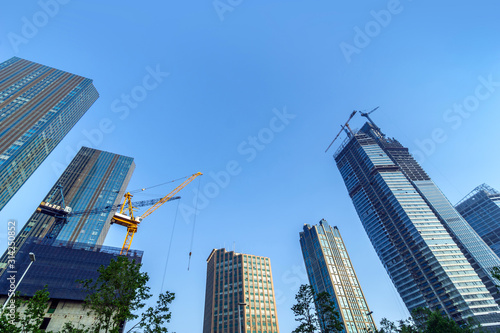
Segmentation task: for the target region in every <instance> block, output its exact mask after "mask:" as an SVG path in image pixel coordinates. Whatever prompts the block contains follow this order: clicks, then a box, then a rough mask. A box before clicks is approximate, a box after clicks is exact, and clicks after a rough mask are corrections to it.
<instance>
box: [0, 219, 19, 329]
mask: <svg viewBox="0 0 500 333" xmlns="http://www.w3.org/2000/svg"><path fill="white" fill-rule="evenodd" d="M16 234H17V221H15V220H9V221H8V222H7V256H8V257H7V274H4V275H5V276H6V277H7V281H8V282H9V289H8V291H7V296H8V297H11V298H10V300H9V299H8V300H9V303H8V304H4V306H5V310H2V312H4V313H5V314H6V317H7V318H8V320H9V323H10V324H14V320H15V313H16V303H15V300H14V298H12V296H13V295H14V293H15V292H16V282H17V281H16V274H17V269H16V252H17V248H16V242H15V239H16ZM5 311H6V312H5Z"/></svg>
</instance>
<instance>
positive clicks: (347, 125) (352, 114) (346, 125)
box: [325, 111, 358, 153]
mask: <svg viewBox="0 0 500 333" xmlns="http://www.w3.org/2000/svg"><path fill="white" fill-rule="evenodd" d="M356 112H358V111H352V113H351V115H350V116H349V119H347V121H346V122H345V124H344V125H343V126H342V127H341V128H340V132H339V134H337V136H336V137H335V139H333V141H332V142H331V143H330V145H329V146H328V148H326V150H325V153H326V152H327V151H328V149H330V147H331V146H332V145H333V143H334V142H335V140H337V138H338V137H339V135H340V134H341V133H342V131H343V130H344V129H345V128H346V127H347V128H348V129H349V132H348V135H349V133H350V134H354V133H353V132H352V130H351V128H350V127H349V122H350V121H351V119H352V117H354V115H356Z"/></svg>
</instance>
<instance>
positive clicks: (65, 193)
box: [0, 147, 135, 273]
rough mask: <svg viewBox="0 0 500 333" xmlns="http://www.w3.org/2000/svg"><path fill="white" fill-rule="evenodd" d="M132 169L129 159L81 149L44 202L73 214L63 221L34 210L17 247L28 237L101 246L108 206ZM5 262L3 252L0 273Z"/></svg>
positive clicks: (115, 200)
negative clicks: (67, 208) (69, 210)
mask: <svg viewBox="0 0 500 333" xmlns="http://www.w3.org/2000/svg"><path fill="white" fill-rule="evenodd" d="M134 168H135V163H134V161H133V158H131V157H126V156H121V155H117V154H113V153H108V152H105V151H100V150H96V149H92V148H87V147H82V148H81V149H80V151H79V152H78V154H77V155H76V156H75V157H74V158H73V160H72V161H71V163H70V164H69V165H68V167H67V168H66V170H65V171H64V172H63V174H62V175H61V177H59V179H58V181H57V182H56V183H55V185H54V186H53V187H52V189H51V190H50V191H49V193H48V194H47V196H46V197H45V199H44V200H43V203H44V205H45V204H46V203H48V204H50V205H51V206H59V207H61V209H60V210H62V209H63V208H64V207H65V206H66V207H70V208H71V209H72V212H73V214H75V215H71V214H68V215H67V216H66V217H65V218H64V219H62V218H61V216H57V214H44V213H43V211H42V212H39V210H37V211H35V212H34V213H33V215H32V216H31V217H30V219H29V220H28V222H27V223H26V224H25V225H24V226H23V227H22V228H21V230H20V231H19V233H18V234H17V236H16V238H15V244H16V247H17V248H20V247H21V246H22V244H23V243H24V242H25V240H26V239H28V238H43V239H45V240H47V242H44V243H47V244H55V245H61V244H65V243H68V242H69V243H78V244H86V246H87V247H91V246H93V245H96V244H97V245H102V244H103V242H104V238H105V237H106V234H107V232H108V230H109V226H110V223H111V218H112V217H113V213H114V211H112V210H111V207H110V206H113V205H116V204H119V203H120V200H121V199H122V197H123V194H124V193H125V189H126V187H127V185H128V182H129V180H130V177H131V176H132V173H133V171H134ZM61 194H62V195H61ZM63 199H64V203H63ZM106 207H109V209H106ZM101 208H102V210H101ZM76 212H79V213H80V214H76ZM56 213H57V210H56ZM7 259H8V255H7V252H6V253H5V254H4V255H3V256H2V258H1V259H0V273H1V269H3V268H4V267H5V265H6V264H5V263H6V262H7Z"/></svg>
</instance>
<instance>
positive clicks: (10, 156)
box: [0, 57, 99, 210]
mask: <svg viewBox="0 0 500 333" xmlns="http://www.w3.org/2000/svg"><path fill="white" fill-rule="evenodd" d="M98 97H99V94H98V93H97V91H96V89H95V88H94V86H93V84H92V80H90V79H87V78H84V77H81V76H78V75H74V74H70V73H67V72H64V71H61V70H58V69H55V68H51V67H48V66H44V65H40V64H37V63H34V62H31V61H28V60H24V59H20V58H17V57H14V58H11V59H9V60H7V61H5V62H3V63H1V64H0V210H1V209H2V208H3V207H4V206H5V205H6V204H7V202H8V201H9V200H10V199H11V198H12V196H13V195H14V194H15V193H16V192H17V191H18V190H19V188H20V187H21V186H22V185H23V184H24V182H25V181H26V180H27V179H28V178H29V177H30V176H31V175H32V174H33V172H34V171H35V170H36V168H37V167H38V166H39V165H40V164H41V163H42V162H43V160H45V158H46V157H47V156H48V155H49V154H50V152H51V151H52V150H53V149H54V148H55V147H56V146H57V144H58V143H59V142H60V141H61V140H62V139H63V138H64V136H65V135H66V134H67V133H68V132H69V130H70V129H71V128H72V127H73V126H74V125H75V124H76V122H77V121H78V120H79V119H80V118H81V117H82V116H83V114H84V113H85V112H86V111H87V110H88V109H89V108H90V106H91V105H92V104H93V103H94V102H95V101H96V100H97V98H98Z"/></svg>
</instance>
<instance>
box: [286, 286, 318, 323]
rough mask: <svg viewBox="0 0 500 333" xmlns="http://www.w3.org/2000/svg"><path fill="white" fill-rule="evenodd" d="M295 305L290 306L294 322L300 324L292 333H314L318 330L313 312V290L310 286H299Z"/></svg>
mask: <svg viewBox="0 0 500 333" xmlns="http://www.w3.org/2000/svg"><path fill="white" fill-rule="evenodd" d="M295 299H296V300H297V304H295V305H293V306H292V311H293V313H294V315H295V320H296V321H298V322H300V324H299V326H298V327H297V328H296V329H295V330H294V331H293V332H292V333H314V332H315V331H316V329H317V328H318V324H317V322H318V320H317V318H316V314H315V311H314V308H313V307H314V289H313V287H311V286H310V285H306V284H303V285H301V286H300V288H299V291H298V293H297V295H295Z"/></svg>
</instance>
